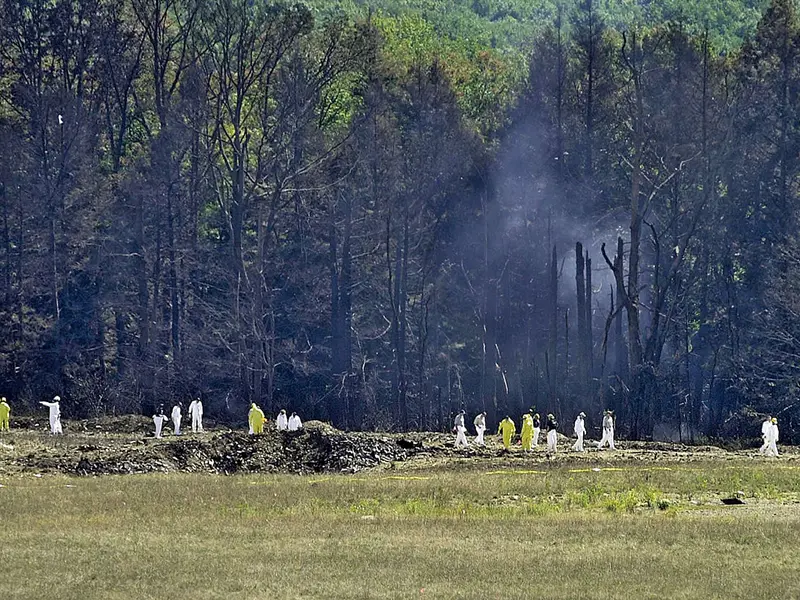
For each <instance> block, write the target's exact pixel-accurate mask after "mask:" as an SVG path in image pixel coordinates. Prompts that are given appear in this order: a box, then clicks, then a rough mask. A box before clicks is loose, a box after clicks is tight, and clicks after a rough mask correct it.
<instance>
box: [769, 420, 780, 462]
mask: <svg viewBox="0 0 800 600" xmlns="http://www.w3.org/2000/svg"><path fill="white" fill-rule="evenodd" d="M767 440H768V445H767V456H778V446H777V444H778V423H777V422H776V420H775V419H773V421H772V423H770V427H769V433H767Z"/></svg>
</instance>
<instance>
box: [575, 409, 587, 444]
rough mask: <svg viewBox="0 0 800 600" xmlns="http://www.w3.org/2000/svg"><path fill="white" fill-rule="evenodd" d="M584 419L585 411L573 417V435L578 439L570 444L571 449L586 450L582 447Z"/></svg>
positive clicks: (584, 430) (584, 433) (584, 428)
mask: <svg viewBox="0 0 800 600" xmlns="http://www.w3.org/2000/svg"><path fill="white" fill-rule="evenodd" d="M585 419H586V414H585V413H581V414H579V415H578V418H577V419H575V435H576V436H577V437H578V441H576V442H575V445H574V446H572V449H573V450H575V451H576V452H586V449H585V448H584V447H583V436H584V435H586V422H585Z"/></svg>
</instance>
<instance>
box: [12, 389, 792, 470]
mask: <svg viewBox="0 0 800 600" xmlns="http://www.w3.org/2000/svg"><path fill="white" fill-rule="evenodd" d="M39 404H42V405H44V406H46V407H47V408H48V409H49V419H50V433H51V434H53V435H60V434H62V433H64V430H63V428H62V426H61V398H60V397H59V396H54V397H53V400H52V401H50V402H46V401H44V400H43V401H41V402H39ZM189 415H190V417H191V420H192V432H193V433H202V432H203V402H202V401H201V400H200V398H195V399H194V400H192V402H191V403H190V404H189ZM10 417H11V406H10V405H9V404H8V401H7V400H6V398H5V397H3V398H0V431H8V429H9V420H10ZM170 417H171V419H172V426H173V430H174V434H175V435H181V420H182V418H183V411H182V406H181V404H180V403H176V404H175V405H174V406H173V407H172V412H171V413H170ZM465 418H466V412H465V411H463V410H462V411H460V412H459V413H458V414H457V415H456V416H455V419H454V422H453V432H454V433H455V434H456V443H455V446H456V448H468V447H469V441H468V440H467V426H466V422H465ZM167 421H168V417H167V415H166V414H165V413H164V406H163V405H161V406H159V407H158V410H157V411H156V414H154V415H153V423H154V425H155V437H157V438H160V437H162V431H163V427H164V424H165V423H166V422H167ZM247 421H248V425H249V430H248V433H250V435H256V434H261V433H263V432H264V424H265V423H266V422H267V418H266V416H265V415H264V411H263V410H261V408H260V407H259V406H258V405H257V404H255V403H253V404H251V405H250V410H249V411H248V414H247ZM472 424H473V426H474V427H475V434H476V435H475V439H474V441H473V444H474V445H476V446H485V445H486V442H485V440H484V437H483V436H484V433H485V432H486V413H485V412H481V413H479V414H478V415H477V416H476V417H475V419H474V420H473V421H472ZM302 427H303V422H302V421H301V420H300V417H299V416H298V415H297V413H295V412H293V413H292V414H291V416H287V414H286V410H285V409H284V410H281V411H280V412H279V413H278V416H277V417H276V418H275V428H276V429H277V430H278V431H297V430H299V429H302ZM541 430H542V420H541V416H540V415H539V413H536V412H533V409H531V410H530V411H528V412H527V413H525V414H524V415H522V431H521V432H520V445H521V446H522V450H523V451H525V452H530V451H531V450H532V449H533V448H536V447H537V446H538V445H539V435H540V434H541ZM516 431H517V428H516V425H515V424H514V421H513V420H512V419H511V417H510V416H508V415H506V417H505V418H504V419H503V420H502V421H500V425H499V426H498V428H497V434H498V435H500V436H502V439H503V447H504V448H505V449H506V450H509V449H510V448H511V442H512V439H513V438H514V435H515V434H516ZM545 431H546V433H547V450H548V451H549V452H556V450H557V446H558V421H556V418H555V416H554V415H553V414H552V413H550V414H548V415H547V417H546V420H545ZM573 431H574V433H575V437H576V438H577V440H576V441H575V443H574V444H573V445H572V449H573V450H574V451H575V452H586V448H585V446H584V436H585V435H586V413H584V412H581V413H579V414H578V416H577V417H576V418H575V423H574V425H573ZM602 432H603V435H602V437H601V439H600V441H599V442H597V448H598V449H601V448H603V447H605V446H608V448H609V449H610V450H615V449H616V447H615V446H614V413H613V411H611V410H608V409H606V410H605V411H603V429H602ZM761 438H762V440H763V444H762V445H761V447H760V448H759V450H758V453H759V454H762V455H766V456H778V446H777V443H778V419H777V418H775V417H772V416H767V418H766V419H765V420H764V422H763V423H762V424H761Z"/></svg>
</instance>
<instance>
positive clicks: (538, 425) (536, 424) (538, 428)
mask: <svg viewBox="0 0 800 600" xmlns="http://www.w3.org/2000/svg"><path fill="white" fill-rule="evenodd" d="M541 432H542V417H540V416H539V413H535V414H534V415H533V447H534V448H536V446H538V445H539V434H540V433H541Z"/></svg>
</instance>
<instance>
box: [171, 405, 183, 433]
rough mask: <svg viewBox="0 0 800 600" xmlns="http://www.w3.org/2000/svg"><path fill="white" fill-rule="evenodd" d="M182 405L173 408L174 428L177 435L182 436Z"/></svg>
mask: <svg viewBox="0 0 800 600" xmlns="http://www.w3.org/2000/svg"><path fill="white" fill-rule="evenodd" d="M181 417H182V415H181V405H180V402H178V403H176V404H175V406H173V407H172V427H173V429H174V430H175V435H180V434H181Z"/></svg>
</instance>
